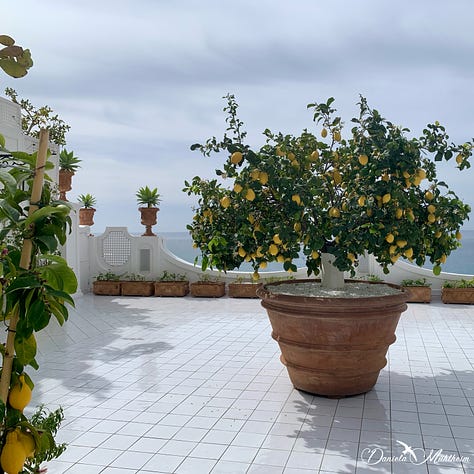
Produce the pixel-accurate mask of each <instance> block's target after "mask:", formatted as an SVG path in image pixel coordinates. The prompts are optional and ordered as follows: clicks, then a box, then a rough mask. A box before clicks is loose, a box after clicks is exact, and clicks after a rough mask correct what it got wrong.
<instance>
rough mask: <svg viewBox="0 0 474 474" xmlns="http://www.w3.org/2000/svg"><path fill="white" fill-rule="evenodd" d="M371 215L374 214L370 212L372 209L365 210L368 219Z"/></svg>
mask: <svg viewBox="0 0 474 474" xmlns="http://www.w3.org/2000/svg"><path fill="white" fill-rule="evenodd" d="M373 213H374V212H373V211H372V209H367V215H368V216H369V217H371V216H372V214H373Z"/></svg>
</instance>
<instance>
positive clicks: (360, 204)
mask: <svg viewBox="0 0 474 474" xmlns="http://www.w3.org/2000/svg"><path fill="white" fill-rule="evenodd" d="M365 201H366V197H365V196H361V197H360V198H359V199H357V204H359V206H361V207H362V206H364V205H365Z"/></svg>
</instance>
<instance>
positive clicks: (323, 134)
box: [321, 128, 328, 138]
mask: <svg viewBox="0 0 474 474" xmlns="http://www.w3.org/2000/svg"><path fill="white" fill-rule="evenodd" d="M321 136H322V137H323V138H326V137H327V136H328V131H327V130H326V129H325V128H323V129H322V130H321Z"/></svg>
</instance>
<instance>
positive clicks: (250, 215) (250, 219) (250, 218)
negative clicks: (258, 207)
mask: <svg viewBox="0 0 474 474" xmlns="http://www.w3.org/2000/svg"><path fill="white" fill-rule="evenodd" d="M247 220H248V221H249V222H250V223H251V224H253V223H254V222H255V217H254V216H253V214H249V215H248V216H247Z"/></svg>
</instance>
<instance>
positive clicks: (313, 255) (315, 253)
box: [311, 250, 319, 260]
mask: <svg viewBox="0 0 474 474" xmlns="http://www.w3.org/2000/svg"><path fill="white" fill-rule="evenodd" d="M311 258H312V259H314V260H317V259H318V258H319V252H318V251H317V250H313V251H312V252H311Z"/></svg>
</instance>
